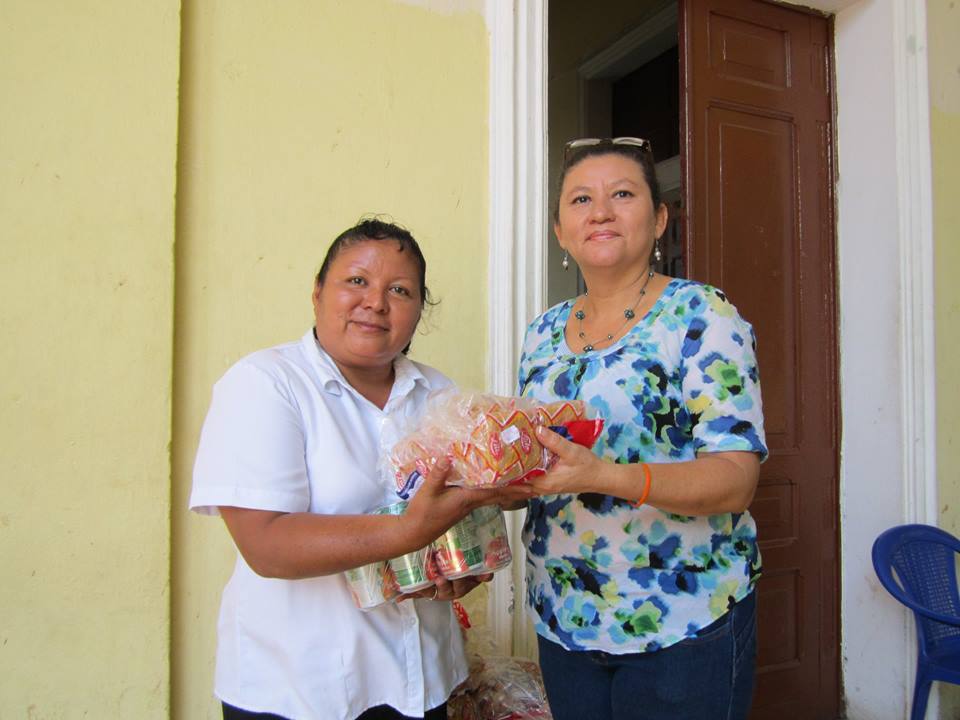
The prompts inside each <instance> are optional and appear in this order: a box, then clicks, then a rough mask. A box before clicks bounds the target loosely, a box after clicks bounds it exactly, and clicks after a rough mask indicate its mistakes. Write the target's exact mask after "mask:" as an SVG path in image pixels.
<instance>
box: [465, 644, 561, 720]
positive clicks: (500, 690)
mask: <svg viewBox="0 0 960 720" xmlns="http://www.w3.org/2000/svg"><path fill="white" fill-rule="evenodd" d="M447 714H448V716H449V718H450V720H552V718H553V715H552V714H551V713H550V706H549V705H548V704H547V694H546V691H545V690H544V687H543V678H542V677H541V675H540V669H539V668H538V667H537V664H536V663H535V662H533V661H532V660H526V659H524V658H519V657H497V656H492V657H476V656H474V657H473V658H471V661H470V675H469V677H468V678H467V679H466V680H465V681H464V683H463V684H462V685H461V686H460V687H459V688H457V689H456V690H455V691H454V692H453V695H452V696H451V697H450V700H448V701H447Z"/></svg>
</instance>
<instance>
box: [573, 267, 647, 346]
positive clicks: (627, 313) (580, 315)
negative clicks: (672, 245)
mask: <svg viewBox="0 0 960 720" xmlns="http://www.w3.org/2000/svg"><path fill="white" fill-rule="evenodd" d="M652 277H653V270H651V271H649V272H648V273H647V279H646V280H644V281H643V287H641V288H640V294H639V295H638V296H637V299H636V301H634V303H633V305H631V306H630V307H628V308H626V309H625V310H624V311H623V318H624V320H623V323H622V324H621V325H620V327H618V328H617V329H616V331H615V332H612V333H607V337H605V338H600V339H597V340H591V341H586V337H587V336H586V334H585V333H584V332H583V320H584V318H585V317H587V315H586V313H584V312H583V310H577V311H576V312H575V313H574V314H573V316H574V317H575V318H576V319H577V337H578V338H580V339H581V340H584V341H586V344H585V345H584V346H583V350H581V352H593V349H594V348H595V347H596V346H597V345H598V344H602V343H608V342H610V341H611V340H613V338H614V337H616V336H617V335H619V334H620V331H621V330H623V329H624V328H625V327H626V326H627V323H628V322H630V321H631V320H633V319H634V318H635V317H636V316H637V315H636V313H635V312H634V311H635V310H636V309H637V305H639V304H640V301H641V300H643V296H644V295H646V294H647V285H649V284H650V279H651V278H652ZM584 295H586V293H584Z"/></svg>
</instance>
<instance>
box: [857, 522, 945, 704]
mask: <svg viewBox="0 0 960 720" xmlns="http://www.w3.org/2000/svg"><path fill="white" fill-rule="evenodd" d="M957 553H960V540H958V539H957V538H955V537H954V536H953V535H951V534H950V533H948V532H945V531H944V530H941V529H940V528H936V527H931V526H930V525H899V526H897V527H893V528H890V529H889V530H886V531H884V532H882V533H881V534H880V536H879V537H877V539H876V540H875V541H874V543H873V568H874V570H876V572H877V577H879V578H880V582H881V583H882V584H883V586H884V587H885V588H886V589H887V591H888V592H889V593H890V594H891V595H893V596H894V597H895V598H896V599H897V600H899V601H900V602H901V603H903V604H904V605H906V606H907V607H908V608H910V609H911V610H912V611H913V614H914V617H915V618H916V621H917V645H918V648H917V680H916V685H915V687H914V690H913V709H912V711H911V713H910V719H911V720H923V716H924V714H925V713H926V711H927V698H928V697H929V695H930V684H931V683H932V682H933V681H934V680H940V681H943V682H949V683H954V684H957V685H960V597H958V594H957V565H956V557H955V556H956V554H957Z"/></svg>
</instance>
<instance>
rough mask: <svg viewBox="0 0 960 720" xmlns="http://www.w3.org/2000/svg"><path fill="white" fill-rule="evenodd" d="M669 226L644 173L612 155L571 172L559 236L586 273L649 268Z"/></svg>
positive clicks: (595, 157) (561, 204) (562, 202)
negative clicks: (655, 203)
mask: <svg viewBox="0 0 960 720" xmlns="http://www.w3.org/2000/svg"><path fill="white" fill-rule="evenodd" d="M666 225H667V209H666V206H664V205H662V204H661V205H660V206H659V207H657V208H654V206H653V200H652V198H651V196H650V188H649V186H648V185H647V182H646V180H645V179H644V176H643V168H641V167H640V165H639V164H638V163H637V162H636V161H635V160H632V159H631V158H629V157H625V156H624V155H620V154H616V153H609V154H604V155H591V156H589V157H586V158H584V159H583V160H581V161H580V162H579V163H577V164H576V165H574V166H573V167H571V168H570V169H569V170H568V171H567V174H566V176H565V177H564V180H563V187H562V188H561V191H560V202H559V213H558V217H557V222H556V224H554V226H553V230H554V233H556V236H557V240H558V241H559V243H560V247H562V248H563V249H564V250H566V251H567V252H569V253H570V255H571V256H573V259H574V260H576V261H577V264H578V265H579V266H580V268H581V270H583V271H584V272H586V273H589V272H590V271H591V270H600V269H613V268H617V269H622V270H623V271H624V272H631V273H634V272H636V271H638V270H640V271H642V270H643V269H645V268H646V267H647V266H648V265H649V261H650V253H651V252H652V251H653V244H654V241H655V240H656V238H658V237H659V236H660V235H661V234H663V231H664V229H665V228H666Z"/></svg>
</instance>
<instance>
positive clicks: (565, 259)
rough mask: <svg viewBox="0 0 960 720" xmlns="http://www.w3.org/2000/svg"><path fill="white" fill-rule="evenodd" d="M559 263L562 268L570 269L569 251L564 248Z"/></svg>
mask: <svg viewBox="0 0 960 720" xmlns="http://www.w3.org/2000/svg"><path fill="white" fill-rule="evenodd" d="M560 265H562V266H563V269H564V270H569V269H570V253H568V252H567V251H566V250H564V251H563V260H561V261H560Z"/></svg>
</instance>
